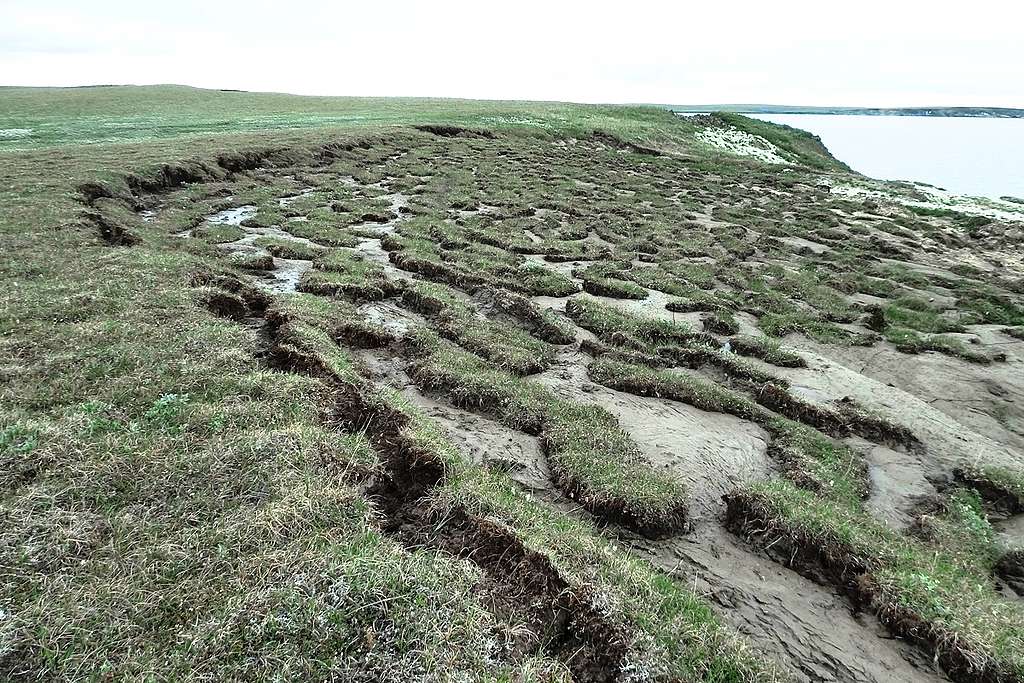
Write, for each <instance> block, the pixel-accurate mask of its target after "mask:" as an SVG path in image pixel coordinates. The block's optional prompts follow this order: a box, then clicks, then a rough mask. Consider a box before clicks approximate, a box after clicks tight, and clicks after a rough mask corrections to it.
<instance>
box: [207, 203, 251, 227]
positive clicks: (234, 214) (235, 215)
mask: <svg viewBox="0 0 1024 683" xmlns="http://www.w3.org/2000/svg"><path fill="white" fill-rule="evenodd" d="M255 215H256V207H255V206H253V205H252V204H246V205H245V206H239V207H237V208H234V209H224V210H223V211H218V212H217V213H215V214H213V215H212V216H207V217H206V222H207V223H212V224H214V225H241V223H242V221H244V220H248V219H250V218H253V217H254V216H255Z"/></svg>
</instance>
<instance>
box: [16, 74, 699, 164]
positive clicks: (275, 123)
mask: <svg viewBox="0 0 1024 683" xmlns="http://www.w3.org/2000/svg"><path fill="white" fill-rule="evenodd" d="M670 116H671V115H670V114H668V113H666V112H665V111H664V110H660V109H658V108H654V107H613V106H599V105H579V104H569V103H562V102H509V101H496V100H495V101H484V100H454V99H427V98H370V97H304V96H299V95H287V94H279V93H252V92H236V91H219V90H202V89H199V88H190V87H185V86H177V85H158V86H96V87H89V88H10V87H8V88H0V150H10V149H34V148H38V147H48V146H53V145H64V144H82V143H103V142H120V141H138V140H147V139H157V138H173V137H178V136H183V135H200V134H209V133H235V132H248V131H257V130H278V129H284V128H318V127H343V128H365V127H370V126H382V125H383V126H393V125H407V124H410V123H421V124H422V123H453V124H459V125H463V126H484V127H487V128H492V129H503V128H509V127H516V128H520V129H523V128H525V129H535V130H536V131H538V133H539V134H544V132H545V131H558V132H564V131H569V132H571V131H573V130H577V131H579V132H580V133H584V132H588V131H590V130H593V129H595V128H600V129H603V130H610V131H617V130H622V129H624V128H628V129H631V130H629V131H628V132H630V133H635V132H643V131H644V130H647V132H648V133H649V134H654V133H655V132H657V133H658V139H659V140H662V139H664V133H666V132H673V131H674V132H675V134H676V135H675V137H677V138H679V137H680V136H679V131H680V130H682V131H684V132H685V131H687V130H688V129H689V127H688V126H687V125H685V124H683V125H680V124H679V122H678V121H674V120H672V119H671V118H669V117H670ZM670 129H672V130H670Z"/></svg>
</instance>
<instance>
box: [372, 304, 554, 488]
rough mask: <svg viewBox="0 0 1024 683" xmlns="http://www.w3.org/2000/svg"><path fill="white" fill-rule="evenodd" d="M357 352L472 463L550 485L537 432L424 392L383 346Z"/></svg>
mask: <svg viewBox="0 0 1024 683" xmlns="http://www.w3.org/2000/svg"><path fill="white" fill-rule="evenodd" d="M378 305H379V304H378ZM405 315H409V313H408V312H405ZM357 357H358V359H359V360H360V362H362V363H363V364H364V365H365V367H366V368H367V369H368V370H369V371H370V373H371V374H372V375H373V376H374V377H375V379H377V380H378V381H381V382H384V383H386V384H387V385H388V386H391V387H393V388H395V389H397V390H398V391H399V392H401V394H402V396H403V397H404V398H405V399H406V400H407V401H409V403H411V404H412V405H413V406H415V407H416V408H417V409H418V410H420V411H421V412H422V413H423V414H425V415H427V416H429V417H430V418H431V420H433V421H434V422H435V423H437V424H438V425H439V426H440V427H441V428H442V430H443V431H444V433H445V435H446V436H447V437H448V438H449V439H450V441H451V442H452V443H453V444H454V445H456V446H458V447H459V448H460V449H461V450H462V452H463V453H465V454H467V455H468V456H469V457H470V458H471V459H472V461H473V463H474V464H477V465H482V466H485V467H489V468H493V469H497V470H501V471H504V472H507V473H508V475H509V476H510V477H511V478H512V479H513V480H514V481H516V482H518V483H519V484H520V485H521V486H523V487H524V488H526V489H527V490H529V491H532V492H538V493H540V492H549V491H551V490H552V485H551V480H550V474H549V472H548V467H547V461H546V459H545V457H544V453H543V451H542V450H541V446H540V440H539V439H538V438H537V437H535V436H530V435H528V434H524V433H523V432H520V431H518V430H514V429H509V428H508V427H505V426H503V425H502V424H500V423H498V422H496V421H494V420H491V419H490V418H487V417H484V416H483V415H479V414H477V413H473V412H470V411H467V410H463V409H461V408H458V407H456V406H453V405H451V404H450V403H447V402H445V401H444V400H442V399H440V398H437V397H434V396H430V395H428V394H426V393H424V392H423V391H421V390H420V389H419V387H417V386H416V385H415V384H414V383H413V381H412V380H411V379H410V378H409V376H408V375H407V374H406V373H405V371H404V370H403V369H402V367H401V362H400V361H399V360H397V359H396V358H395V357H394V356H391V355H390V354H389V353H388V352H386V351H385V352H380V351H370V350H364V351H360V352H359V353H358V355H357Z"/></svg>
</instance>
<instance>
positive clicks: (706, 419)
mask: <svg viewBox="0 0 1024 683" xmlns="http://www.w3.org/2000/svg"><path fill="white" fill-rule="evenodd" d="M589 361H590V357H589V356H587V355H586V354H585V353H583V352H581V351H579V350H578V349H575V348H568V349H564V350H562V351H561V352H560V353H559V355H558V361H557V362H556V363H555V364H554V365H553V366H552V367H551V369H549V370H547V371H546V372H544V373H543V374H541V375H538V376H536V377H535V379H536V380H537V381H538V382H539V383H540V384H543V385H544V386H547V387H549V388H550V389H551V390H552V391H554V392H555V393H557V394H558V395H560V396H562V397H564V398H572V399H578V400H581V401H586V402H589V403H596V404H597V405H600V406H601V407H603V408H605V409H607V410H608V411H609V412H611V413H612V414H613V415H615V416H616V417H617V418H618V419H619V422H620V423H621V425H622V427H623V429H625V430H626V431H627V432H628V433H629V435H630V436H631V437H633V439H634V441H635V442H636V444H637V446H639V448H640V450H641V451H642V452H643V453H644V455H645V456H647V458H648V459H649V460H650V461H651V462H652V463H654V464H655V465H656V466H658V467H661V468H664V469H668V470H672V471H674V472H675V473H676V474H677V475H678V476H679V477H680V478H681V479H682V480H683V481H685V482H686V484H687V486H688V488H689V491H690V500H691V506H690V516H691V519H706V518H710V517H714V516H716V515H717V514H718V513H719V512H720V511H721V510H722V509H723V508H722V505H721V498H722V496H723V495H724V494H725V493H727V492H728V491H730V490H732V489H734V488H735V487H736V486H737V485H739V484H742V483H745V482H749V481H757V480H761V479H764V478H765V476H766V474H767V472H768V470H769V460H768V456H767V454H766V451H767V448H768V436H767V434H766V433H765V432H764V430H762V429H761V428H760V427H758V426H757V425H755V424H753V423H752V422H747V421H745V420H741V419H739V418H736V417H733V416H731V415H725V414H723V413H708V412H704V411H702V410H698V409H696V408H693V407H691V406H688V405H684V404H682V403H678V402H676V401H670V400H667V399H658V398H647V397H644V396H635V395H633V394H627V393H624V392H621V391H615V390H614V389H608V388H607V387H603V386H601V385H598V384H594V383H592V382H591V381H590V380H589V378H588V377H587V371H586V363H587V362H589Z"/></svg>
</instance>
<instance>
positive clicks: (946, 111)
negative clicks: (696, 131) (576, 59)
mask: <svg viewBox="0 0 1024 683" xmlns="http://www.w3.org/2000/svg"><path fill="white" fill-rule="evenodd" d="M660 106H663V107H665V108H666V109H668V110H669V111H673V112H676V113H679V114H709V113H712V112H716V111H726V112H731V113H735V114H846V115H854V116H934V117H939V116H942V117H960V118H979V119H1022V118H1024V109H1013V108H1009V107H893V108H884V107H802V106H790V105H776V104H701V105H692V106H684V105H675V104H665V105H660Z"/></svg>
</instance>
